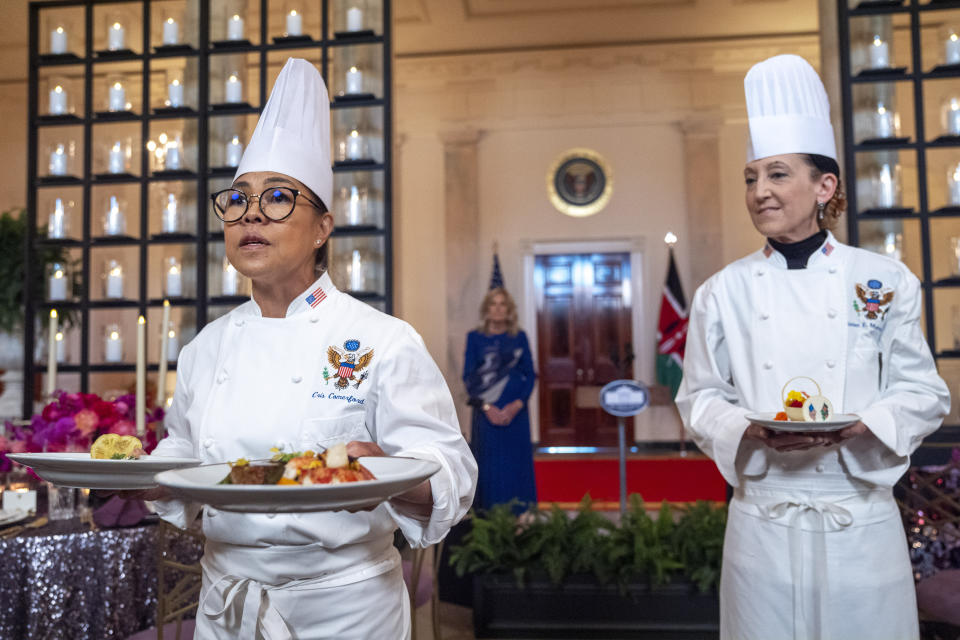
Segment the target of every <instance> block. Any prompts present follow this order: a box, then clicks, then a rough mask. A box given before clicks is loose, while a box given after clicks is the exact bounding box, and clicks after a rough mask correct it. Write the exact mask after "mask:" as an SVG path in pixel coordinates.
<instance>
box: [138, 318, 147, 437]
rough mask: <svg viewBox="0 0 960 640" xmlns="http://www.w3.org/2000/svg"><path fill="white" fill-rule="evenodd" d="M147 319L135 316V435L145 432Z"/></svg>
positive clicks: (141, 434) (142, 434) (143, 434)
mask: <svg viewBox="0 0 960 640" xmlns="http://www.w3.org/2000/svg"><path fill="white" fill-rule="evenodd" d="M146 323H147V320H146V318H144V317H143V316H140V317H139V318H137V436H140V437H142V436H145V435H146V434H147V423H146V420H147V342H146V339H147V327H146Z"/></svg>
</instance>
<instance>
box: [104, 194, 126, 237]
mask: <svg viewBox="0 0 960 640" xmlns="http://www.w3.org/2000/svg"><path fill="white" fill-rule="evenodd" d="M124 205H125V202H124V201H123V200H121V199H120V198H118V197H117V196H110V197H109V198H107V210H106V211H105V212H104V215H103V235H105V236H122V235H124V234H125V233H126V232H127V217H126V215H125V214H124V208H125V207H124Z"/></svg>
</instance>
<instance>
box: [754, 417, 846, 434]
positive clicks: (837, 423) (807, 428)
mask: <svg viewBox="0 0 960 640" xmlns="http://www.w3.org/2000/svg"><path fill="white" fill-rule="evenodd" d="M776 415H777V414H776V413H750V414H747V420H749V421H750V422H755V423H757V424H759V425H762V426H764V427H767V428H768V429H772V430H774V431H789V432H793V433H796V432H803V433H825V432H830V431H840V429H843V428H846V427H849V426H850V425H852V424H857V422H859V421H860V416H855V415H853V414H852V413H837V414H834V416H833V420H829V421H827V422H793V421H790V420H774V419H773V418H774V416H776Z"/></svg>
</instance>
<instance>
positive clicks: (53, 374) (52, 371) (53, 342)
mask: <svg viewBox="0 0 960 640" xmlns="http://www.w3.org/2000/svg"><path fill="white" fill-rule="evenodd" d="M58 324H59V321H58V318H57V310H56V309H50V324H49V326H48V331H47V338H48V339H47V397H48V398H52V397H53V392H54V391H56V390H57V325H58Z"/></svg>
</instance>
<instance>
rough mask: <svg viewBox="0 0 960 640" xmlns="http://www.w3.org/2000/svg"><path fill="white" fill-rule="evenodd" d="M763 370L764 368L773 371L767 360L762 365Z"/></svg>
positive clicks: (770, 363)
mask: <svg viewBox="0 0 960 640" xmlns="http://www.w3.org/2000/svg"><path fill="white" fill-rule="evenodd" d="M763 368H764V369H773V363H772V362H770V361H769V360H767V361H766V362H764V363H763Z"/></svg>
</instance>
